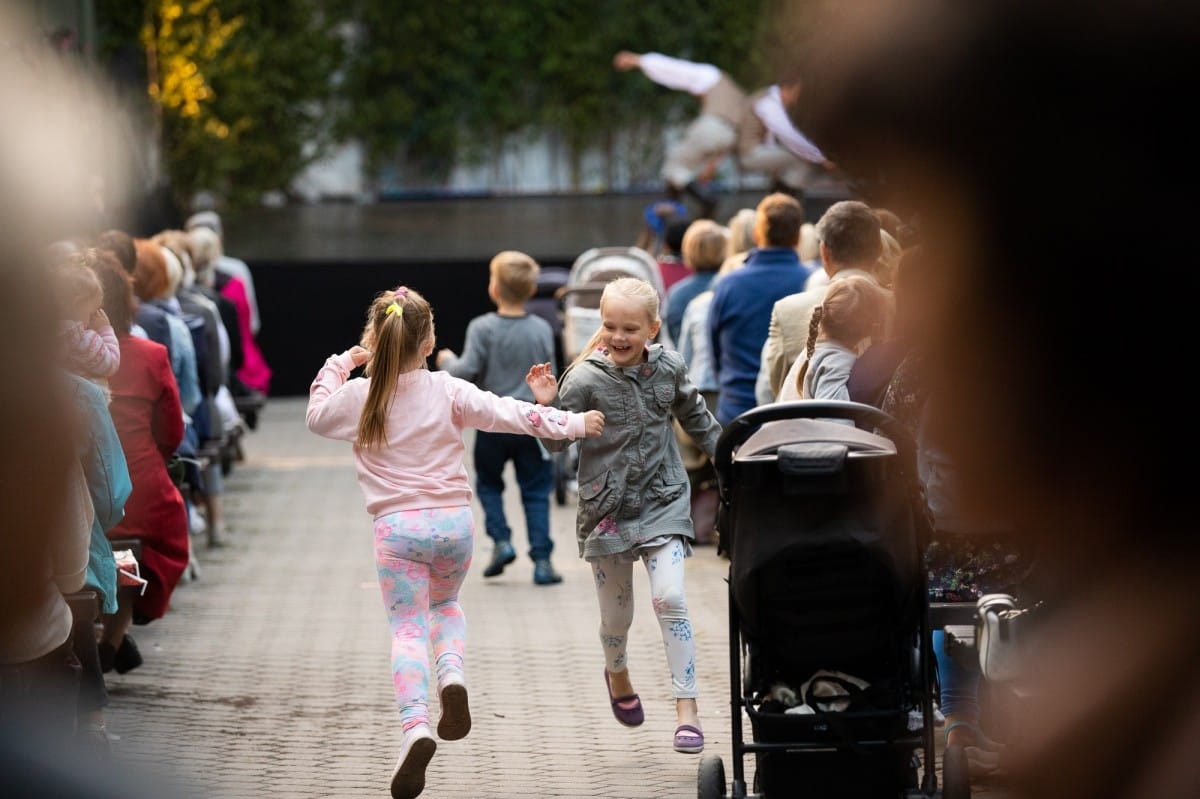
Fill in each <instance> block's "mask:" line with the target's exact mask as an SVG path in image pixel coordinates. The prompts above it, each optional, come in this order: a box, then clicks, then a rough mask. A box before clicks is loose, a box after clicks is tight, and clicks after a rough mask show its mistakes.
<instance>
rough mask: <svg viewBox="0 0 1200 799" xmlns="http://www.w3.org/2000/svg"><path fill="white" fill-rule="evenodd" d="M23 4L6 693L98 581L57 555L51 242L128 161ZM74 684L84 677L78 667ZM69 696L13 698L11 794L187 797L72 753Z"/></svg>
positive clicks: (7, 463)
mask: <svg viewBox="0 0 1200 799" xmlns="http://www.w3.org/2000/svg"><path fill="white" fill-rule="evenodd" d="M19 10H20V9H19V8H18V4H15V3H5V4H0V71H2V74H3V75H4V80H3V81H0V109H3V110H4V112H5V113H0V142H3V146H2V147H0V194H2V195H3V196H4V197H5V198H7V199H8V202H6V203H4V205H3V207H0V241H3V242H4V246H3V247H2V248H0V352H2V357H0V379H2V380H3V383H4V385H5V387H6V390H5V391H3V392H0V441H3V442H4V446H2V447H0V651H3V653H4V656H3V657H0V662H3V663H4V664H5V665H4V666H3V667H0V671H4V672H6V674H5V677H4V678H0V679H4V680H5V682H6V685H5V688H4V689H0V693H3V694H4V695H5V696H6V697H7V698H13V697H14V695H19V694H20V693H21V692H22V690H23V688H25V687H28V686H30V685H31V683H29V682H23V680H24V678H25V677H27V676H29V675H28V673H26V674H24V675H20V674H19V672H21V671H23V669H21V668H20V667H18V668H17V669H16V670H15V671H17V672H18V674H19V676H20V678H21V681H18V682H16V683H12V682H7V679H8V678H9V677H12V676H13V670H10V669H9V667H10V666H13V665H14V664H17V663H28V659H29V657H30V656H36V655H39V654H42V653H45V654H49V653H51V652H54V651H56V649H58V650H59V651H61V643H60V642H61V640H62V639H63V638H64V636H65V634H66V633H69V626H70V622H71V616H70V610H69V608H68V607H67V605H66V603H65V602H64V601H63V598H62V591H64V590H70V589H71V588H73V587H78V586H79V585H81V584H82V583H83V582H84V581H85V580H86V577H85V576H84V574H83V572H82V571H81V570H80V569H79V567H78V563H83V564H84V565H86V561H87V559H86V548H85V552H84V558H83V559H82V560H81V561H77V562H76V563H75V564H64V563H63V561H61V560H60V559H58V558H56V553H58V552H61V551H62V547H63V545H64V543H65V541H64V536H65V535H66V531H67V530H68V529H69V525H66V524H64V520H65V518H66V517H67V516H69V514H68V513H67V510H68V503H66V502H64V501H63V500H64V496H65V492H66V490H67V488H68V487H69V486H71V485H72V483H71V479H72V478H71V475H72V471H73V470H75V469H78V468H79V461H78V459H77V457H76V453H75V450H74V445H73V441H72V439H71V437H70V436H71V433H72V432H73V430H72V426H71V424H70V423H69V420H71V419H72V412H71V402H72V399H71V396H70V394H69V393H68V391H69V388H70V384H69V383H64V382H62V381H61V379H60V372H59V371H58V369H57V368H56V365H57V361H56V358H55V355H56V350H55V314H54V309H53V306H52V305H51V303H50V301H51V298H52V297H53V293H52V291H51V284H50V283H49V282H48V280H49V277H50V270H49V269H48V267H47V264H46V260H45V258H44V257H42V256H43V255H44V253H45V247H46V244H47V243H48V242H52V241H55V240H57V239H59V238H60V237H62V236H63V235H64V233H66V234H71V233H74V232H76V231H81V230H88V229H91V228H92V227H93V226H94V222H95V210H94V208H90V207H89V205H90V203H89V198H88V196H87V192H86V191H81V188H80V187H81V185H83V184H82V182H81V181H82V179H83V178H82V176H86V175H88V174H90V173H91V172H92V171H93V169H94V168H95V167H97V166H105V167H111V168H112V169H113V171H116V172H119V171H121V167H122V164H121V160H120V156H119V154H116V153H114V152H110V151H108V150H107V149H106V148H105V147H104V146H103V143H104V142H113V141H119V140H120V139H119V135H120V129H119V126H118V125H116V124H114V119H113V118H112V117H111V116H110V115H106V114H105V113H104V112H103V111H104V108H105V106H104V98H105V96H106V95H105V93H104V92H103V91H102V87H99V86H97V85H96V84H94V83H93V82H92V81H91V80H90V79H89V78H88V76H87V75H86V74H84V73H81V72H77V71H75V64H74V63H73V62H67V61H64V60H62V59H60V58H56V57H53V54H52V53H47V52H46V51H44V50H40V49H39V44H38V43H39V42H40V41H41V33H40V30H39V28H38V26H37V25H36V24H35V21H34V20H32V19H24V18H21V17H19V16H18V14H19ZM64 123H69V124H64ZM68 578H69V579H68ZM41 620H44V621H45V624H44V625H42V626H39V621H41ZM67 662H68V659H67V657H66V654H65V652H64V653H63V657H61V658H59V657H57V656H55V657H53V658H52V660H51V661H50V662H47V663H46V665H47V666H48V671H46V672H43V674H45V675H51V674H53V673H55V672H57V674H58V675H59V676H62V675H63V671H62V670H61V667H62V666H63V665H66V664H67ZM67 668H68V669H69V668H70V666H69V665H67ZM66 682H67V684H68V686H69V685H71V684H74V685H76V686H77V682H74V681H73V680H72V679H71V678H70V677H67V679H66ZM43 685H45V683H43ZM10 688H11V689H15V691H13V692H11V693H10V692H9V691H8V689H10ZM68 690H70V688H68ZM51 695H52V696H53V689H52V692H51ZM29 698H31V697H30V696H29V695H26V697H25V699H29ZM61 698H62V695H59V696H58V697H57V699H56V700H52V701H50V703H49V704H47V705H46V706H45V713H44V714H41V715H40V719H39V714H38V713H37V712H36V710H35V711H34V718H33V722H32V724H33V726H29V725H25V724H22V723H21V722H22V721H26V720H28V718H29V717H28V716H27V715H22V714H17V713H12V712H8V711H9V710H11V709H12V707H13V706H12V705H8V704H6V705H5V707H3V708H0V795H3V796H4V797H6V799H8V798H9V797H11V799H25V797H39V798H41V797H78V798H79V799H101V798H102V797H105V798H106V797H117V796H121V797H131V799H136V797H142V796H159V797H181V796H183V795H184V793H183V792H182V791H178V790H175V789H173V788H170V787H168V786H165V785H161V784H159V785H155V784H154V782H155V780H153V779H151V778H149V777H147V776H145V775H143V774H141V773H139V769H138V768H137V767H136V766H134V765H132V764H124V765H123V766H122V768H121V769H120V774H118V773H117V770H116V769H115V768H113V767H112V766H111V764H106V763H104V762H103V761H94V760H86V759H79V758H74V757H71V756H64V749H63V738H62V733H63V732H64V730H66V731H67V732H69V729H67V728H68V727H69V724H70V722H71V721H73V720H74V716H75V710H76V708H75V704H74V701H73V700H71V701H70V702H69V703H68V704H66V705H65V706H64V705H63V704H62V702H61V701H60V700H61ZM21 701H24V700H21ZM27 707H28V706H27ZM56 711H65V712H56ZM62 719H66V723H65V725H64V724H63V723H61V721H62ZM39 722H40V723H39ZM53 722H60V723H58V724H57V725H55V724H53Z"/></svg>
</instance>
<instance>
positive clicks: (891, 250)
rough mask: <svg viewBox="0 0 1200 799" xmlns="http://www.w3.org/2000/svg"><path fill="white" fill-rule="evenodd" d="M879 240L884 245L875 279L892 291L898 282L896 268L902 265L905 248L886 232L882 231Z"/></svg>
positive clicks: (876, 263)
mask: <svg viewBox="0 0 1200 799" xmlns="http://www.w3.org/2000/svg"><path fill="white" fill-rule="evenodd" d="M879 238H880V240H881V242H882V244H883V252H881V253H880V254H879V260H878V261H876V262H875V279H876V280H878V281H879V285H881V286H883V287H884V288H889V289H890V288H891V287H892V285H893V284H894V283H895V282H896V267H897V265H898V264H899V263H900V256H901V255H902V254H903V253H904V248H903V247H901V246H900V242H898V241H896V239H895V237H893V236H892V234H891V233H888V232H887V231H886V230H883V229H880V231H879Z"/></svg>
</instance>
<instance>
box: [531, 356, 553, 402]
mask: <svg viewBox="0 0 1200 799" xmlns="http://www.w3.org/2000/svg"><path fill="white" fill-rule="evenodd" d="M525 383H526V384H527V385H528V386H529V389H530V390H531V391H532V392H533V401H534V402H536V403H537V404H538V405H549V404H550V403H552V402H554V398H555V397H557V396H558V381H557V380H555V379H554V372H553V371H552V370H551V367H550V364H549V363H535V364H534V365H533V366H531V367H530V368H529V374H527V375H525Z"/></svg>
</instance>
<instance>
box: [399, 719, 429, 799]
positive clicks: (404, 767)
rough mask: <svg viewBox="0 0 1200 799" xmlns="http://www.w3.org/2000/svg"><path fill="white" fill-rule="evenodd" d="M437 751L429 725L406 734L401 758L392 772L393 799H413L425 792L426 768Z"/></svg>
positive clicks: (401, 748) (420, 726)
mask: <svg viewBox="0 0 1200 799" xmlns="http://www.w3.org/2000/svg"><path fill="white" fill-rule="evenodd" d="M435 751H437V741H435V740H433V734H432V733H431V732H430V731H429V727H428V725H425V724H419V725H417V726H416V727H413V728H412V729H411V730H409V731H408V732H406V733H405V734H404V743H402V744H400V756H399V757H398V758H397V759H396V768H395V770H393V771H392V799H413V797H416V796H420V794H421V791H423V790H425V767H426V766H428V765H429V761H430V760H432V759H433V753H434V752H435Z"/></svg>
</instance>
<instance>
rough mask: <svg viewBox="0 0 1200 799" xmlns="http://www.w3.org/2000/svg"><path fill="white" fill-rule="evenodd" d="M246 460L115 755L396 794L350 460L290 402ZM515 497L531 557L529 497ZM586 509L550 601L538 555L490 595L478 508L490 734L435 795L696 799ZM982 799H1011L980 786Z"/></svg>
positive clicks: (116, 683) (714, 678)
mask: <svg viewBox="0 0 1200 799" xmlns="http://www.w3.org/2000/svg"><path fill="white" fill-rule="evenodd" d="M469 451H470V447H468V452H469ZM246 454H247V459H246V460H245V461H244V462H242V463H239V464H238V465H237V466H236V467H235V469H234V471H233V473H232V474H231V475H230V477H229V479H228V481H227V493H226V507H227V514H228V517H229V521H230V525H231V539H230V543H229V544H228V545H227V546H225V547H222V548H219V549H212V550H209V549H205V548H204V545H203V544H200V545H199V546H200V549H199V553H198V554H199V557H200V560H201V567H202V570H201V573H200V578H199V579H198V580H197V581H195V582H191V583H186V584H184V585H181V586H180V587H179V588H178V589H177V590H176V592H175V594H174V597H173V601H172V606H171V610H170V612H169V613H168V614H167V615H166V617H164V618H163V619H161V620H159V621H157V622H154V623H153V624H151V625H148V626H145V627H138V628H135V629H134V631H133V632H134V636H135V637H136V639H137V641H138V644H139V647H140V649H141V651H142V653H143V655H144V656H145V664H144V665H143V666H142V667H141V668H139V669H136V670H135V671H132V672H129V673H128V674H125V675H117V674H115V673H113V674H110V675H109V688H110V693H111V704H110V707H109V710H108V726H109V730H110V732H112V733H113V734H115V735H117V736H119V738H120V739H119V740H117V741H115V742H114V744H113V750H114V755H115V757H116V758H117V760H118V762H120V763H122V764H127V765H128V766H129V767H130V768H132V769H135V770H137V772H139V773H145V774H148V775H150V776H160V775H161V776H164V777H166V778H167V779H169V780H171V781H173V782H174V783H176V784H180V785H181V788H180V792H179V793H180V795H181V796H182V795H185V794H188V795H195V796H198V797H204V798H205V799H209V798H210V797H211V799H243V798H245V799H250V798H251V797H254V798H257V797H286V798H287V799H307V798H308V797H336V798H337V799H341V798H342V797H386V796H387V795H388V790H387V784H388V780H389V778H390V775H391V769H392V767H393V765H394V762H395V755H396V751H397V748H398V746H399V743H400V729H399V718H398V714H397V712H396V709H395V704H394V700H393V696H392V684H391V677H390V666H389V637H388V629H387V623H386V619H385V616H384V612H383V607H382V602H381V601H380V598H379V594H378V588H377V587H376V584H375V574H374V569H373V554H372V535H371V525H370V519H369V518H368V516H367V514H366V512H365V511H364V509H363V506H362V500H361V495H360V494H359V491H358V486H357V484H356V481H355V478H354V468H353V462H352V459H351V455H350V451H349V448H348V446H347V445H344V444H342V443H339V442H334V441H327V440H325V439H321V438H318V437H317V436H315V435H312V434H310V433H309V432H308V431H307V430H306V429H305V427H304V400H303V399H302V398H285V399H275V400H272V401H271V402H270V403H269V405H268V407H267V408H266V410H265V412H264V413H263V414H262V416H261V419H260V423H259V428H258V430H256V431H254V432H252V433H250V434H249V436H248V439H247V443H246ZM510 482H511V481H510ZM507 499H508V500H509V502H508V506H509V507H508V509H509V514H510V522H515V523H516V524H515V527H514V529H515V531H516V540H515V541H514V544H515V545H516V546H517V549H518V551H523V550H524V548H525V541H524V539H523V529H524V528H523V525H522V524H521V513H520V507H519V501H518V499H517V497H516V492H515V490H513V491H509V492H508V495H507ZM573 505H574V500H573V498H572V499H571V500H570V501H569V502H568V505H567V506H566V507H559V506H557V505H554V504H553V503H551V508H552V522H553V534H554V539H555V543H556V546H557V550H556V553H555V557H554V561H555V564H556V566H557V567H558V569H559V570H560V571H561V572H562V573H563V575H564V577H565V582H564V583H563V584H561V585H557V586H548V587H542V586H535V585H534V584H533V583H532V564H531V563H530V562H529V560H528V558H526V557H522V558H521V559H519V560H518V561H517V562H516V563H515V564H513V565H512V566H511V567H509V568H508V570H507V571H506V572H505V574H504V575H503V576H501V577H498V578H495V579H492V580H484V579H483V577H482V575H481V571H482V566H483V564H484V563H486V561H487V559H488V557H489V556H490V551H491V543H490V541H489V539H488V538H487V537H486V536H485V535H484V534H483V533H482V526H483V525H482V516H481V514H480V512H479V511H478V506H477V505H476V517H477V523H478V528H479V532H478V535H477V538H476V549H475V564H474V566H473V567H472V570H471V574H470V576H469V577H468V578H467V582H466V585H465V586H464V589H463V592H462V602H463V606H464V609H465V611H466V614H467V621H468V626H469V630H470V632H469V638H468V649H467V677H468V682H469V684H470V696H471V707H472V712H473V716H474V728H473V729H472V731H471V734H470V735H469V736H468V737H467V738H466V739H464V740H462V741H455V742H449V743H441V744H440V745H439V748H438V751H437V754H436V756H435V758H434V760H433V763H432V764H431V767H430V771H429V774H428V783H427V787H426V790H425V793H424V794H423V796H428V797H431V798H432V799H436V797H444V798H453V799H468V798H469V799H507V798H508V797H514V799H515V798H516V797H520V798H521V799H527V797H531V796H537V797H567V798H569V799H582V798H583V797H611V798H612V799H684V798H685V797H688V798H689V799H690V797H694V796H695V795H696V768H697V765H698V763H699V758H698V757H696V756H690V755H681V754H677V753H676V752H674V751H673V750H672V749H671V746H670V742H671V734H672V731H673V728H674V718H675V716H674V705H673V702H672V699H671V697H670V692H669V684H670V679H669V674H668V672H667V668H666V661H665V658H664V656H663V651H662V640H661V638H660V636H659V631H658V625H657V623H656V621H655V619H654V615H653V612H652V611H651V610H650V607H649V604H648V602H647V600H646V598H645V597H646V590H647V586H646V583H645V582H644V580H642V581H640V582H635V588H636V597H637V602H638V603H639V607H638V611H637V612H636V613H635V618H634V626H633V630H632V631H631V642H630V664H631V666H630V668H631V670H632V672H633V676H634V684H635V686H636V687H637V689H638V691H639V692H640V693H641V696H642V698H643V701H644V703H645V706H646V723H645V725H643V726H642V727H640V728H638V729H636V730H630V729H627V728H625V727H621V726H619V725H618V724H617V722H616V721H615V720H614V719H613V717H612V714H611V713H610V711H609V708H608V702H607V697H606V693H605V689H604V683H603V677H602V669H603V659H602V656H601V651H600V647H599V644H598V642H597V640H596V636H597V633H596V629H597V624H598V616H597V610H596V599H595V595H594V593H593V591H592V586H591V575H590V571H589V570H588V568H587V566H586V564H585V563H584V562H583V561H581V560H580V559H579V558H578V557H577V556H576V554H575V552H576V550H575V544H574V533H573V530H574V521H573V516H574V513H573ZM687 569H688V586H687V588H688V597H689V605H690V607H691V613H692V620H693V625H694V627H695V630H696V638H697V650H698V669H697V671H698V680H699V684H700V691H701V698H700V710H701V717H702V723H703V726H704V729H705V733H706V738H707V741H708V750H707V751H709V752H717V753H719V754H721V755H722V757H723V758H724V760H725V764H726V772H727V773H731V762H730V749H729V738H730V722H729V713H728V690H729V688H728V686H729V673H728V648H727V625H728V622H727V617H726V612H725V608H726V603H725V597H726V594H725V591H726V584H725V574H726V565H725V562H724V561H722V560H720V559H718V558H717V556H716V553H715V551H714V550H713V549H712V548H698V549H697V553H696V556H695V557H693V558H691V559H690V560H689V561H688V562H687ZM636 574H637V572H636V570H635V576H636ZM435 701H436V700H435ZM431 710H432V713H433V714H434V715H433V718H435V719H436V713H437V710H436V706H435V707H434V708H431ZM747 731H748V727H747ZM939 738H940V735H939ZM752 777H753V766H752V759H751V758H748V759H747V779H748V780H749V779H752ZM975 795H976V797H990V798H991V799H1002V797H1000V796H999V794H997V793H995V792H990V793H989V792H987V791H984V790H982V789H981V787H980V786H977V787H976V790H975Z"/></svg>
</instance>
